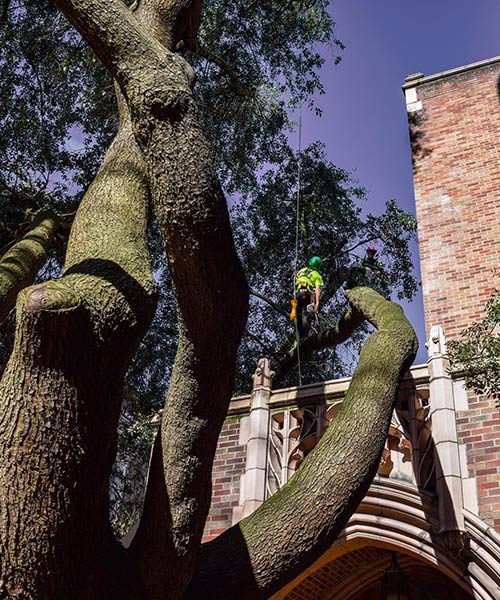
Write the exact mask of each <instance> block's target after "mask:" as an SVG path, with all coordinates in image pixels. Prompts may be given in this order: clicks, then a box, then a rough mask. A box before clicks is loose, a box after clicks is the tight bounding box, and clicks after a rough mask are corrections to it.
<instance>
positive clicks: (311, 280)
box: [295, 267, 324, 291]
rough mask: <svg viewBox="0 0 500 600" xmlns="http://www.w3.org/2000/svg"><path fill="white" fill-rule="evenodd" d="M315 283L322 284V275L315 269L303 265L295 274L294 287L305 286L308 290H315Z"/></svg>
mask: <svg viewBox="0 0 500 600" xmlns="http://www.w3.org/2000/svg"><path fill="white" fill-rule="evenodd" d="M317 285H320V286H321V285H324V284H323V277H321V275H320V273H319V272H318V271H316V270H315V269H311V267H304V268H303V269H300V271H299V272H298V273H297V275H295V289H297V290H298V289H299V288H302V287H306V288H307V289H308V290H311V291H313V290H315V289H316V286H317Z"/></svg>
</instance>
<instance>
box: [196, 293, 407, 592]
mask: <svg viewBox="0 0 500 600" xmlns="http://www.w3.org/2000/svg"><path fill="white" fill-rule="evenodd" d="M347 295H348V298H349V301H350V303H351V305H352V306H353V307H354V309H355V310H356V311H359V312H360V313H361V314H362V315H363V316H364V317H365V318H366V319H367V320H368V321H370V322H371V323H372V324H373V325H374V326H375V327H376V328H377V331H376V332H375V333H373V334H372V335H371V336H370V338H369V339H368V340H367V342H366V343H365V345H364V347H363V349H362V351H361V355H360V359H359V363H358V366H357V368H356V370H355V373H354V375H353V378H352V381H351V385H350V386H349V390H348V392H347V395H346V398H345V400H344V403H343V406H342V409H341V411H340V413H339V415H338V416H337V417H336V418H335V419H334V420H333V422H332V423H331V424H330V426H329V427H328V430H327V431H326V433H325V435H324V436H323V438H322V439H321V441H320V443H319V444H318V446H317V447H316V448H315V450H314V451H313V452H312V453H311V454H309V455H308V456H307V458H306V460H305V461H304V462H303V463H302V465H301V467H300V469H299V471H298V472H297V473H296V474H295V475H294V476H293V477H292V479H291V480H290V481H289V483H288V484H287V485H285V486H284V487H283V488H282V489H281V490H280V491H278V492H277V493H276V494H275V495H274V496H273V497H271V498H270V499H269V500H268V501H267V502H265V503H264V504H263V505H262V506H261V507H260V508H259V509H257V510H256V511H255V512H254V513H253V514H252V515H250V516H249V517H247V518H246V519H244V520H243V521H241V522H240V523H239V524H238V525H236V526H234V527H232V528H230V529H229V530H227V531H226V532H225V533H223V534H222V535H220V536H219V537H218V538H216V539H215V540H214V541H212V542H209V543H207V544H204V545H203V546H202V551H201V556H200V560H199V565H198V570H197V572H196V573H195V575H194V577H193V580H192V582H191V585H190V587H189V589H188V591H187V593H186V595H185V600H195V598H201V597H203V598H208V599H214V600H215V599H216V598H217V599H219V598H224V599H225V600H232V599H235V600H236V599H238V600H259V599H264V598H269V597H270V596H272V595H273V594H274V593H275V592H276V591H278V590H279V589H281V588H282V587H283V586H284V585H285V584H286V583H288V582H289V581H291V580H292V579H293V578H294V577H295V576H297V575H299V574H300V573H301V572H302V571H303V570H304V569H305V568H307V567H308V566H310V565H311V564H312V563H313V562H314V561H315V560H316V559H317V558H319V557H320V556H321V554H322V553H323V552H325V551H326V550H327V549H328V548H329V547H330V545H331V544H332V543H333V541H334V540H335V538H336V537H337V536H338V534H339V533H340V532H341V531H342V529H343V528H344V527H345V525H346V523H347V520H348V519H349V517H350V516H351V514H352V513H353V512H354V511H355V509H356V507H357V506H358V504H359V502H360V501H361V500H362V498H363V497H364V495H365V494H366V492H367V490H368V487H369V485H370V483H371V481H372V479H373V477H374V476H375V473H376V471H377V467H378V463H379V460H380V456H381V453H382V450H383V446H384V443H385V439H386V436H387V431H388V428H389V424H390V419H391V415H392V411H393V407H394V402H395V397H396V392H397V389H398V386H399V383H400V381H401V378H402V376H403V374H404V372H405V371H406V370H407V368H408V367H409V366H410V364H411V362H412V360H413V359H414V357H415V353H416V350H417V340H416V336H415V333H414V331H413V329H412V327H411V325H410V324H409V323H408V321H407V320H406V318H405V317H404V314H403V311H402V310H401V308H400V307H399V306H398V305H396V304H394V303H392V302H389V301H387V300H385V299H384V298H382V296H380V295H379V294H377V292H375V291H373V290H371V289H369V288H354V289H353V290H351V291H349V292H347Z"/></svg>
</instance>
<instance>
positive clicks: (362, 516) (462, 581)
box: [273, 478, 500, 600]
mask: <svg viewBox="0 0 500 600" xmlns="http://www.w3.org/2000/svg"><path fill="white" fill-rule="evenodd" d="M463 512H464V517H465V532H456V535H455V536H450V533H449V532H448V533H447V534H445V535H443V534H440V533H439V531H440V526H439V516H438V507H437V502H436V498H435V496H434V495H432V494H429V493H426V492H423V491H420V490H418V488H416V487H415V486H413V485H410V484H407V483H405V482H399V481H395V480H391V479H384V478H377V479H376V480H375V481H374V483H373V484H372V486H371V487H370V490H369V492H368V494H367V495H366V497H365V498H364V499H363V501H362V503H361V504H360V506H359V508H358V510H357V511H356V512H355V513H354V515H353V516H352V517H351V519H350V520H349V522H348V524H347V526H346V528H345V529H344V531H343V532H342V534H341V536H340V537H339V539H338V540H337V541H336V542H335V544H333V546H332V547H331V548H330V550H328V551H327V552H326V553H325V554H324V555H323V556H322V557H321V558H320V559H319V560H318V561H316V563H315V564H314V565H312V566H311V567H310V568H309V569H307V570H306V571H305V572H304V573H302V574H301V575H300V576H299V577H297V578H296V579H295V580H294V581H293V582H292V583H291V584H290V585H288V586H286V587H285V588H284V589H283V590H281V591H280V592H279V593H278V594H276V595H275V596H274V597H273V600H299V599H300V600H302V599H308V598H309V597H314V598H317V599H318V600H320V599H321V600H341V599H342V600H349V599H351V598H353V599H354V598H361V597H364V596H362V590H363V589H366V588H369V587H370V586H373V585H374V583H375V581H376V579H377V578H378V581H380V578H381V574H382V573H383V572H384V571H385V569H386V568H387V556H390V553H389V552H388V551H396V552H397V553H398V556H399V557H401V558H400V564H401V567H402V568H403V570H404V569H405V567H408V568H412V569H413V570H414V572H418V573H420V576H422V574H425V575H424V577H427V576H429V577H431V578H432V577H434V578H435V580H436V581H439V579H440V578H442V579H443V581H445V580H446V581H450V583H449V585H450V586H452V587H453V588H454V589H455V590H457V593H458V594H459V593H462V594H463V598H474V599H477V600H496V599H497V598H500V569H499V565H500V536H499V535H498V533H496V532H495V530H494V529H493V528H492V527H489V526H487V525H486V524H485V523H484V522H483V521H481V520H480V519H479V518H478V517H476V516H475V515H473V514H472V513H470V512H469V511H467V510H464V511H463ZM356 561H357V563H356ZM363 561H364V562H365V563H366V564H368V563H369V564H370V565H371V566H370V568H366V569H357V570H356V564H363ZM384 565H385V566H384ZM312 588H315V591H314V595H313V596H310V595H309V594H310V590H311V589H312ZM308 590H309V591H308ZM460 590H462V592H460ZM457 597H459V596H458V595H457Z"/></svg>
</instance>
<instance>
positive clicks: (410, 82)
mask: <svg viewBox="0 0 500 600" xmlns="http://www.w3.org/2000/svg"><path fill="white" fill-rule="evenodd" d="M498 62H500V56H494V57H493V58H487V59H486V60H480V61H478V62H475V63H471V64H470V65H464V66H462V67H456V68H454V69H449V70H447V71H441V72H439V73H434V74H433V75H427V76H425V75H424V74H423V73H412V74H411V75H408V77H407V78H406V80H405V83H404V84H403V85H402V86H401V87H402V88H403V90H407V89H409V88H413V87H416V86H419V85H422V84H425V83H429V82H431V81H436V80H438V79H444V78H446V77H453V76H454V75H459V74H460V73H465V72H466V71H472V70H473V69H480V68H481V67H487V66H489V65H493V64H495V63H498ZM419 75H420V77H419Z"/></svg>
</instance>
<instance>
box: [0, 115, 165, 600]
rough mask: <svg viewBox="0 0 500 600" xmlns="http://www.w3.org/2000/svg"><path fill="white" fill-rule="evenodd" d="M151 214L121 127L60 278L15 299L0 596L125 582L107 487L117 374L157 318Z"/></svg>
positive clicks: (99, 593) (0, 444)
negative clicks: (149, 228)
mask: <svg viewBox="0 0 500 600" xmlns="http://www.w3.org/2000/svg"><path fill="white" fill-rule="evenodd" d="M147 215H148V186H147V178H146V175H145V168H144V163H143V159H142V155H141V153H140V151H139V148H138V146H137V144H136V142H135V138H134V136H133V133H132V128H131V124H130V121H128V122H127V120H126V119H125V121H123V120H122V125H121V128H120V131H119V133H118V134H117V136H116V138H115V140H114V142H113V144H112V146H111V147H110V149H109V151H108V153H107V155H106V158H105V160H104V163H103V165H102V166H101V168H100V170H99V172H98V175H97V177H96V179H95V181H94V183H93V184H92V185H91V187H90V189H89V190H88V192H87V194H86V196H85V198H84V200H83V201H82V204H81V207H80V209H79V211H78V214H77V216H76V218H75V223H74V226H73V229H72V233H71V236H70V240H69V244H68V252H67V260H66V265H65V271H64V276H63V277H62V278H61V279H60V280H59V281H53V282H47V283H43V284H41V285H39V286H35V287H32V288H26V289H25V290H23V291H22V292H21V293H20V294H19V296H18V300H17V315H16V337H15V342H14V350H13V352H12V355H11V358H10V360H9V363H8V365H7V367H6V370H5V372H4V375H3V377H2V380H1V383H0V455H1V456H2V460H1V461H0V557H1V560H0V598H9V597H22V598H23V599H26V600H31V599H36V600H44V599H51V600H53V599H59V598H61V599H62V598H76V599H78V598H82V599H83V598H85V599H88V598H95V599H97V600H99V599H101V598H102V599H104V598H106V599H109V598H114V597H123V593H122V592H123V590H122V587H123V586H126V587H127V584H128V583H129V580H128V578H127V577H125V576H124V575H123V572H122V571H121V568H122V566H123V565H122V562H121V555H122V552H121V551H120V549H119V546H118V544H117V543H116V542H115V541H114V539H113V536H112V532H111V529H110V526H109V518H108V509H109V492H108V487H109V475H110V472H111V466H112V463H113V461H114V456H115V452H116V430H117V422H118V415H119V410H120V403H121V392H122V384H123V377H124V373H125V370H126V368H127V365H128V362H129V360H130V357H131V355H132V353H133V352H134V350H135V348H136V346H137V343H138V341H139V340H140V338H141V336H142V335H143V333H144V331H145V329H146V327H147V326H148V323H149V320H150V318H151V316H152V313H153V311H154V306H155V296H156V291H155V286H154V282H153V279H152V274H151V269H150V265H149V254H148V250H147V245H146V224H147ZM130 585H132V584H130ZM129 587H130V586H129Z"/></svg>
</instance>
